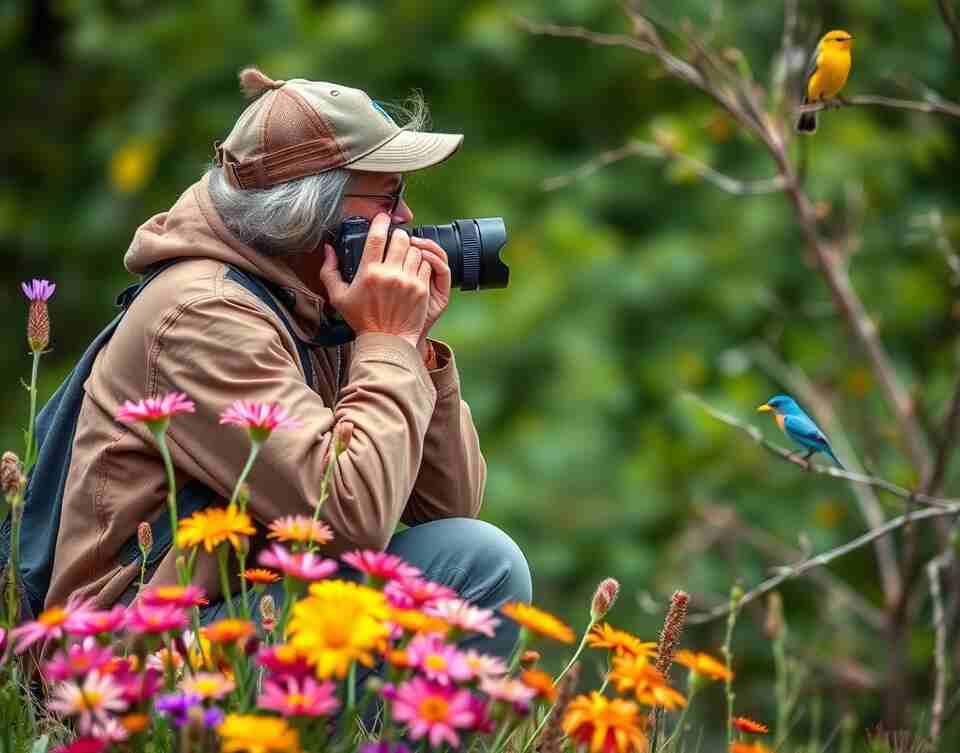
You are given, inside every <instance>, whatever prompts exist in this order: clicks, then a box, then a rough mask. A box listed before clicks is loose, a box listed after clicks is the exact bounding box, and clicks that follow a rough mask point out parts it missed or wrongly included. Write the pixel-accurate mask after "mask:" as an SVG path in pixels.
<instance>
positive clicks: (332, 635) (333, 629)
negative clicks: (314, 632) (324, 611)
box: [323, 625, 350, 648]
mask: <svg viewBox="0 0 960 753" xmlns="http://www.w3.org/2000/svg"><path fill="white" fill-rule="evenodd" d="M323 637H324V639H325V642H326V644H327V645H328V646H329V647H330V648H343V647H344V646H346V645H347V644H348V643H349V642H350V635H349V633H348V632H347V631H346V630H345V629H344V628H343V626H342V625H327V629H326V631H325V632H324V634H323Z"/></svg>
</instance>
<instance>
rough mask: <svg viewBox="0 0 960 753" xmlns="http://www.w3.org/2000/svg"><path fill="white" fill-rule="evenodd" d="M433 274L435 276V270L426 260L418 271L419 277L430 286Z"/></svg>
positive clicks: (421, 263)
mask: <svg viewBox="0 0 960 753" xmlns="http://www.w3.org/2000/svg"><path fill="white" fill-rule="evenodd" d="M431 274H433V268H432V267H431V266H430V264H429V263H428V262H427V261H426V259H424V261H422V262H420V269H419V270H418V271H417V277H419V278H420V279H421V280H423V282H425V283H427V284H428V285H429V284H430V275H431Z"/></svg>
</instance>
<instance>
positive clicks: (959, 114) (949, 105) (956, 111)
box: [797, 94, 960, 118]
mask: <svg viewBox="0 0 960 753" xmlns="http://www.w3.org/2000/svg"><path fill="white" fill-rule="evenodd" d="M850 106H867V107H888V108H890V109H893V110H909V111H911V112H925V113H932V114H936V115H946V116H948V117H951V118H960V105H958V104H956V103H954V102H948V101H946V100H941V101H936V102H919V101H917V100H913V99H895V98H893V97H879V96H875V95H872V94H858V95H855V96H853V97H842V98H841V97H837V98H836V99H834V100H830V102H814V103H813V104H809V105H801V106H800V107H798V108H797V112H798V113H801V112H818V111H819V110H828V109H832V108H834V107H850Z"/></svg>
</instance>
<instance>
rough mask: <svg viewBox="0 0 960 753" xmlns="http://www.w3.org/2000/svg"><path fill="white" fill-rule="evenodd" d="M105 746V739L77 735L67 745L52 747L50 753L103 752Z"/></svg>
mask: <svg viewBox="0 0 960 753" xmlns="http://www.w3.org/2000/svg"><path fill="white" fill-rule="evenodd" d="M106 747H107V742H106V740H98V739H97V738H95V737H78V738H77V739H76V740H74V741H73V742H72V743H70V744H69V745H61V746H60V747H59V748H54V749H53V751H51V753H103V751H104V750H106Z"/></svg>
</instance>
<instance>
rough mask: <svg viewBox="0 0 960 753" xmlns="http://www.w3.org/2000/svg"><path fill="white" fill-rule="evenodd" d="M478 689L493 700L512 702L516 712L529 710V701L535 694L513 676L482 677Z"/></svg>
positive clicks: (520, 712) (523, 712)
mask: <svg viewBox="0 0 960 753" xmlns="http://www.w3.org/2000/svg"><path fill="white" fill-rule="evenodd" d="M480 690H482V691H483V692H484V693H486V694H487V695H488V696H490V697H491V698H492V699H493V700H495V701H503V702H504V703H509V704H512V705H513V708H514V711H516V712H517V713H518V714H526V713H527V712H528V711H529V710H530V702H531V701H532V700H533V698H534V696H535V695H536V694H537V691H536V690H534V689H533V688H531V687H530V686H529V685H524V684H523V683H522V682H520V680H517V679H514V678H513V677H484V678H482V679H481V680H480Z"/></svg>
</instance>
